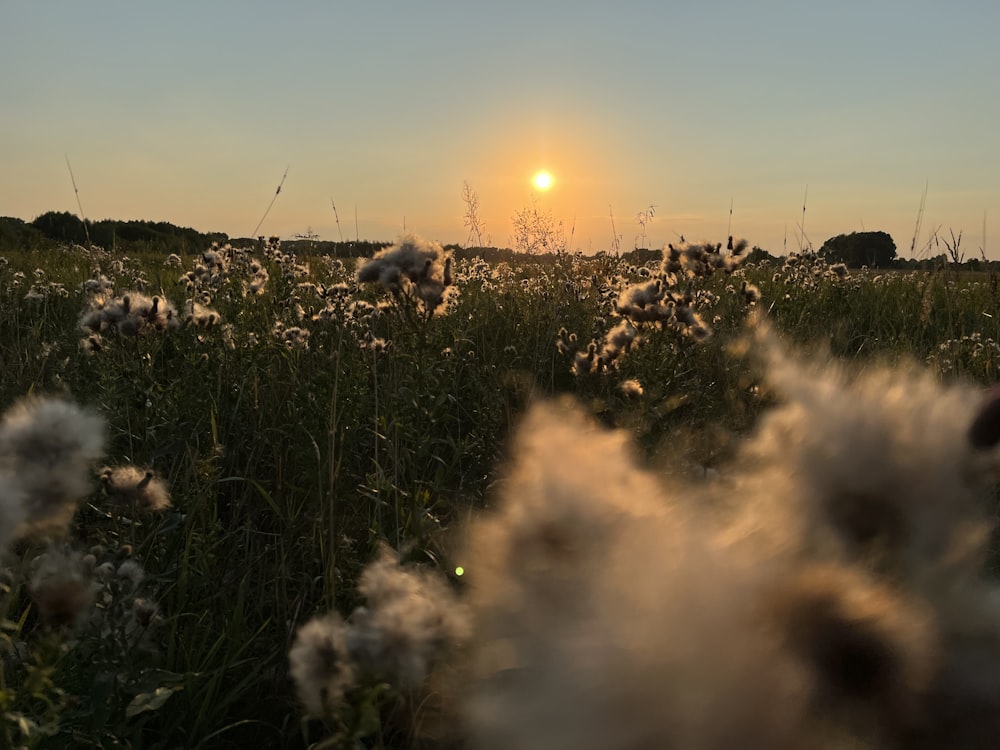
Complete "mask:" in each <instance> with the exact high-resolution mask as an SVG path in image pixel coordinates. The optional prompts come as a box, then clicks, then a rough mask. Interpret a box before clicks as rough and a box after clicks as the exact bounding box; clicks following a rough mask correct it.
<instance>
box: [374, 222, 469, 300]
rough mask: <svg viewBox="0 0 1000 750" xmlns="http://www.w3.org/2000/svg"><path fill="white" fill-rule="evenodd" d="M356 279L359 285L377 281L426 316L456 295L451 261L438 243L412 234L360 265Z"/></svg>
mask: <svg viewBox="0 0 1000 750" xmlns="http://www.w3.org/2000/svg"><path fill="white" fill-rule="evenodd" d="M357 280H358V283H361V284H368V283H376V282H377V283H378V284H379V285H381V286H382V287H383V288H384V289H386V290H387V291H389V292H391V293H392V294H393V296H394V297H397V298H408V299H412V300H414V301H415V302H417V304H418V305H419V306H420V308H421V310H423V311H424V312H425V313H426V314H427V315H428V316H429V315H433V314H434V312H435V311H436V310H438V308H440V307H441V306H442V305H443V304H444V303H446V302H447V301H448V300H449V298H450V297H452V296H454V294H455V291H454V287H453V286H452V273H451V258H450V257H447V256H446V255H445V251H444V248H442V247H441V245H439V244H438V243H436V242H429V241H427V240H424V239H421V238H420V237H417V236H416V235H413V234H408V235H405V236H403V237H402V238H400V239H399V241H397V242H396V244H394V245H392V246H391V247H387V248H385V249H383V250H380V251H379V252H378V253H376V254H375V256H374V257H373V258H371V259H370V260H368V261H366V262H364V263H362V264H361V267H360V268H359V269H358V276H357Z"/></svg>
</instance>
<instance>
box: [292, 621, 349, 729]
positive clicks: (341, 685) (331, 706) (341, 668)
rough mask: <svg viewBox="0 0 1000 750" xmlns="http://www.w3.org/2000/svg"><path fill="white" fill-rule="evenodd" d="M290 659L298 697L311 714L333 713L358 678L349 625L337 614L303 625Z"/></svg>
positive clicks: (324, 714)
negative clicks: (348, 641)
mask: <svg viewBox="0 0 1000 750" xmlns="http://www.w3.org/2000/svg"><path fill="white" fill-rule="evenodd" d="M288 661H289V664H290V668H291V674H292V679H293V680H294V682H295V689H296V692H297V694H298V696H299V700H300V701H301V702H302V704H303V706H305V709H306V711H307V712H308V713H309V714H310V715H312V716H329V715H331V714H333V713H334V712H335V711H336V708H337V707H338V705H339V704H340V701H341V700H342V698H343V696H344V692H345V691H347V690H349V689H350V688H351V687H352V686H353V685H354V682H355V679H356V669H355V666H354V663H353V661H352V660H351V658H350V655H349V654H348V652H347V626H346V624H345V623H344V621H343V620H341V618H340V617H339V616H338V615H326V616H324V617H317V618H315V619H313V620H310V621H309V622H308V623H306V624H305V625H304V626H303V627H302V628H300V629H299V632H298V633H297V634H296V636H295V643H294V644H293V645H292V648H291V651H289V653H288Z"/></svg>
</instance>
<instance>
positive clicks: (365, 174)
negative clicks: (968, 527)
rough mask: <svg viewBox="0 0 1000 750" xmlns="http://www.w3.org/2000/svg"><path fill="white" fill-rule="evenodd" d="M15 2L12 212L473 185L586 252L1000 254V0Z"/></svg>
mask: <svg viewBox="0 0 1000 750" xmlns="http://www.w3.org/2000/svg"><path fill="white" fill-rule="evenodd" d="M0 15H2V18H3V22H2V24H0V70H2V71H3V74H2V75H0V102H2V106H0V216H15V217H19V218H22V219H25V220H28V221H30V220H31V219H34V218H35V217H36V216H38V215H40V214H42V213H44V212H46V211H70V212H73V213H80V207H81V206H82V211H83V214H84V215H85V216H86V217H87V218H88V219H91V220H99V219H105V218H113V219H121V220H128V219H147V220H155V221H169V222H172V223H174V224H178V225H181V226H190V227H194V228H196V229H199V230H201V231H221V232H226V233H227V234H229V235H230V236H232V237H243V236H249V235H251V233H252V232H253V231H254V228H255V227H256V226H257V224H258V222H259V221H260V220H261V218H262V217H264V215H265V211H266V210H267V208H268V205H269V203H270V202H271V200H272V199H274V204H273V206H272V207H271V209H270V211H269V212H268V213H267V215H266V218H265V220H264V221H263V224H262V225H261V226H260V228H259V231H258V232H257V233H258V234H267V235H277V236H280V237H282V238H285V239H288V238H292V237H293V236H294V235H296V234H306V233H309V232H312V233H315V234H318V235H319V236H320V237H321V238H323V239H329V240H339V239H341V238H343V239H355V238H356V237H359V238H361V239H370V240H391V239H393V238H395V237H396V236H398V235H399V234H401V233H402V232H403V231H404V230H405V231H411V232H416V233H417V234H420V235H422V236H424V237H426V238H428V239H433V240H438V241H440V242H443V243H461V244H469V243H470V235H469V228H468V227H467V226H466V225H465V214H466V204H465V203H464V202H463V200H462V189H463V184H464V183H468V184H469V186H470V187H471V189H472V190H473V191H474V192H475V194H476V196H477V197H478V200H479V210H478V214H479V216H478V218H479V220H480V221H481V222H482V224H484V225H485V231H484V236H483V239H484V240H487V239H488V240H489V241H490V242H489V244H493V245H497V246H508V245H510V244H512V241H513V229H512V219H513V217H514V215H515V214H516V213H517V212H519V211H523V210H525V209H534V210H537V211H538V212H539V213H541V214H543V215H545V216H550V217H552V219H553V221H554V222H561V225H562V229H563V232H564V235H565V237H566V239H567V241H568V242H569V243H570V245H571V247H572V248H573V249H574V250H576V249H579V250H582V251H584V252H588V253H589V252H596V251H598V250H605V249H608V248H609V247H611V246H612V243H613V241H614V238H615V237H616V236H617V238H618V243H619V246H620V247H621V249H622V250H626V249H630V248H631V247H633V246H634V245H635V244H636V243H637V242H638V243H640V244H646V245H647V246H649V247H659V246H662V245H663V244H664V243H666V242H673V241H676V240H677V239H678V238H679V237H681V236H684V237H686V238H687V239H688V240H710V241H725V239H726V236H727V234H730V233H731V234H734V235H736V236H742V237H746V238H747V239H748V240H749V241H750V242H751V243H752V244H754V245H759V246H761V247H764V248H766V249H768V250H770V251H771V252H773V253H775V254H780V253H782V252H784V251H786V250H787V251H791V250H796V249H798V248H799V247H801V246H804V245H808V244H812V245H813V246H814V247H816V248H817V249H818V248H819V247H820V246H821V245H822V243H823V242H824V241H825V240H826V239H827V238H829V237H831V236H834V235H837V234H843V233H849V232H853V231H876V230H880V231H886V232H889V233H890V234H891V235H892V237H893V239H894V240H895V242H896V245H897V248H898V250H899V254H900V255H901V256H903V257H910V254H911V253H910V248H911V246H914V248H915V251H916V252H915V254H916V255H917V256H918V257H919V256H921V255H923V256H925V257H926V255H928V254H930V255H936V254H938V253H939V252H945V247H944V245H943V244H941V243H940V242H937V243H935V241H934V237H935V231H936V232H937V236H938V237H939V238H944V239H948V240H949V241H950V240H951V235H950V233H949V232H950V231H954V232H955V234H956V235H957V234H958V233H959V232H960V231H961V232H962V233H963V235H962V245H961V249H962V250H963V251H965V252H966V254H967V256H969V257H973V256H978V255H979V253H980V249H981V248H984V249H985V252H986V255H987V256H988V257H991V258H1000V44H998V40H1000V3H998V2H996V0H956V2H951V3H942V2H938V1H937V0H935V1H934V2H924V1H923V0H907V1H906V2H896V1H895V0H881V1H880V0H840V1H839V2H824V3H817V2H810V1H809V0H796V1H795V2H771V1H768V0H761V1H760V2H750V1H749V0H744V1H740V2H735V1H730V2H721V1H720V2H713V1H712V0H658V1H657V2H627V1H625V2H615V3H608V2H600V3H591V2H588V1H587V0H576V1H574V2H561V1H556V0H533V1H532V2H522V1H521V0H506V1H505V2H503V3H499V2H490V3H487V2H477V0H463V1H462V2H443V1H440V2H439V1H437V0H424V1H423V2H377V1H375V0H370V1H369V2H357V1H356V2H346V1H345V2H339V1H336V0H324V1H323V2H319V1H315V2H309V1H306V0H302V1H301V2H288V3H275V2H267V3H265V2H257V1H256V0H241V1H240V2H222V1H218V0H199V1H198V2H188V1H187V0H175V2H170V3H146V2H134V1H133V0H128V1H127V2H112V1H110V0H91V1H89V2H86V3H82V2H75V1H73V2H69V1H56V0H48V1H46V2H27V1H21V0H2V14H0ZM67 161H68V163H69V165H70V166H71V168H72V173H73V176H74V178H75V182H76V186H77V189H78V191H79V192H78V196H79V206H78V203H77V195H75V194H74V189H73V183H72V181H71V178H70V171H69V169H68V168H67ZM286 169H287V177H285V180H284V183H283V185H282V189H281V192H280V194H278V195H275V193H276V190H277V187H278V185H279V184H281V180H282V177H283V175H284V174H285V171H286ZM543 169H544V170H548V171H549V172H550V174H551V175H552V177H553V184H552V186H551V188H550V189H548V190H545V191H542V190H539V189H537V188H535V187H534V186H533V183H532V176H533V175H534V174H535V173H536V172H538V171H539V170H543ZM922 205H923V211H921V206H922ZM334 206H335V207H336V212H335V211H334ZM650 206H654V207H655V208H654V209H653V216H652V220H651V221H649V222H647V226H646V233H645V242H644V243H643V242H642V230H641V227H640V225H639V223H638V221H637V215H638V213H639V212H641V211H645V210H647V209H648V208H649V207H650ZM338 218H339V224H338ZM918 222H919V224H920V227H921V229H920V232H919V234H916V235H915V230H916V228H917V225H918Z"/></svg>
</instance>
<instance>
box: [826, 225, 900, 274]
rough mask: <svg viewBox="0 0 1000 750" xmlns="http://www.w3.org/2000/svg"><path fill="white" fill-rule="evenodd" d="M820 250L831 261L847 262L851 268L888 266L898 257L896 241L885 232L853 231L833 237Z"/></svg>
mask: <svg viewBox="0 0 1000 750" xmlns="http://www.w3.org/2000/svg"><path fill="white" fill-rule="evenodd" d="M820 252H821V253H822V254H823V255H825V256H826V259H827V260H828V261H830V262H831V263H846V264H847V265H848V266H850V267H851V268H859V267H861V266H868V267H869V268H886V267H888V266H890V265H892V261H893V260H894V259H895V257H896V243H895V242H893V241H892V237H890V236H889V235H888V234H887V233H885V232H851V233H850V234H838V235H837V236H836V237H831V238H830V239H828V240H827V241H826V242H824V243H823V247H821V248H820Z"/></svg>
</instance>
